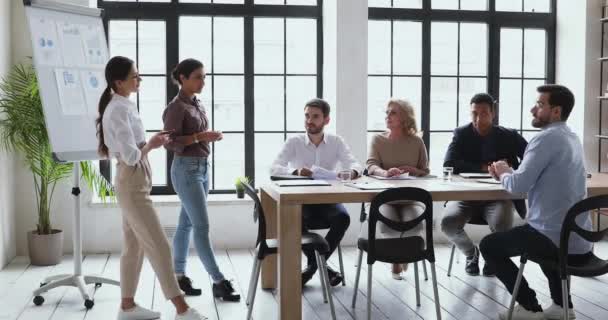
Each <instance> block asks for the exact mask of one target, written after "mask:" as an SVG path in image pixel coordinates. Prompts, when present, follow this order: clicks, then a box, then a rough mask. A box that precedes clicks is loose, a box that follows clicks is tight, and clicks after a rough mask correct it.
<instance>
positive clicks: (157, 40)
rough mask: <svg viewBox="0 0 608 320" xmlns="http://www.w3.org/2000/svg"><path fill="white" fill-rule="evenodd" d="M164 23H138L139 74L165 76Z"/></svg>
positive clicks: (165, 48)
mask: <svg viewBox="0 0 608 320" xmlns="http://www.w3.org/2000/svg"><path fill="white" fill-rule="evenodd" d="M165 40H166V32H165V22H164V21H139V27H138V45H139V72H140V73H142V74H151V73H154V74H166V70H167V58H166V56H167V46H166V43H165Z"/></svg>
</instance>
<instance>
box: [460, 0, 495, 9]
mask: <svg viewBox="0 0 608 320" xmlns="http://www.w3.org/2000/svg"><path fill="white" fill-rule="evenodd" d="M460 10H480V11H484V10H488V0H460Z"/></svg>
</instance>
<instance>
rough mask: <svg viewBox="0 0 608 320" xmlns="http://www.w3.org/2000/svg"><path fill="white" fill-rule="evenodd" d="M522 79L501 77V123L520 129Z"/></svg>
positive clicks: (504, 125) (499, 105)
mask: <svg viewBox="0 0 608 320" xmlns="http://www.w3.org/2000/svg"><path fill="white" fill-rule="evenodd" d="M521 84H522V83H521V80H511V79H501V80H500V98H499V104H498V109H499V113H498V116H499V123H500V125H501V126H503V127H507V128H514V129H519V128H520V123H521Z"/></svg>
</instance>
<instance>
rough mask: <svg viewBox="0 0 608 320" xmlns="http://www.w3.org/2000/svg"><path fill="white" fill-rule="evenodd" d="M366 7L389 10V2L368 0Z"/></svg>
mask: <svg viewBox="0 0 608 320" xmlns="http://www.w3.org/2000/svg"><path fill="white" fill-rule="evenodd" d="M367 6H368V7H370V8H390V7H391V0H368V2H367Z"/></svg>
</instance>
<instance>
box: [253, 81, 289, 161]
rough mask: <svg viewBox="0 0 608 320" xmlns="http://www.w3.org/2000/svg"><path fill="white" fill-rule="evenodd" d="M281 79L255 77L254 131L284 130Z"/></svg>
mask: <svg viewBox="0 0 608 320" xmlns="http://www.w3.org/2000/svg"><path fill="white" fill-rule="evenodd" d="M283 79H284V78H283V77H282V76H278V77H274V76H267V77H261V76H257V77H255V93H254V95H255V130H256V131H283V130H284V129H285V124H284V120H283V119H284V114H285V108H284V106H285V95H284V92H283ZM256 146H257V144H256ZM256 163H257V162H256Z"/></svg>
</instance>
